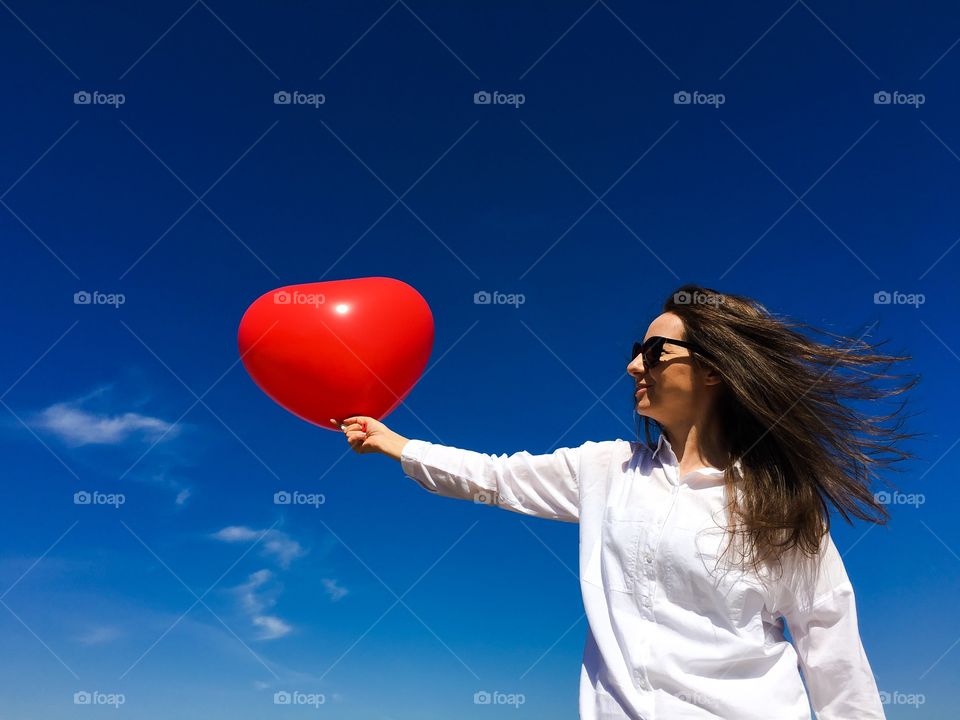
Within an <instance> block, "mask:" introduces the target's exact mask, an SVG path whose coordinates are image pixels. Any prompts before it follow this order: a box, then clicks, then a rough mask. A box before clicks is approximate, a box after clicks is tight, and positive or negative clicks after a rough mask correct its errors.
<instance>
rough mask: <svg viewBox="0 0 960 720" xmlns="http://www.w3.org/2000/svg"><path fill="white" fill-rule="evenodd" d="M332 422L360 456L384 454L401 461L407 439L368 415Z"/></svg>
mask: <svg viewBox="0 0 960 720" xmlns="http://www.w3.org/2000/svg"><path fill="white" fill-rule="evenodd" d="M330 422H331V423H333V424H334V425H339V426H340V430H342V431H343V434H344V435H346V437H347V442H348V443H349V444H350V447H351V448H352V449H353V451H354V452H355V453H357V454H358V455H364V454H366V453H382V454H384V455H387V456H389V457H392V458H393V459H394V460H399V459H400V453H401V452H403V446H404V445H406V444H407V438H405V437H403V436H402V435H400V434H398V433H395V432H394V431H393V430H391V429H390V428H388V427H387V426H386V425H384V424H383V423H382V422H380V421H379V420H377V419H375V418H372V417H367V416H366V415H353V416H351V417H348V418H346V419H345V420H343V421H342V422H340V423H338V422H337V421H336V420H333V419H331V420H330Z"/></svg>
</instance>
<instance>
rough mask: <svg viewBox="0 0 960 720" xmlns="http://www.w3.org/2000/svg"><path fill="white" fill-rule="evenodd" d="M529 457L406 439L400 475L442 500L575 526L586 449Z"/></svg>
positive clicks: (529, 455)
mask: <svg viewBox="0 0 960 720" xmlns="http://www.w3.org/2000/svg"><path fill="white" fill-rule="evenodd" d="M591 443H592V441H588V443H584V445H582V446H580V447H577V448H566V447H564V448H559V449H558V450H555V451H554V452H553V453H549V454H545V455H532V454H530V453H529V452H527V451H526V450H521V451H520V452H516V453H514V454H512V455H506V454H503V455H489V454H486V453H480V452H476V451H473V450H463V449H460V448H455V447H449V446H447V445H440V444H437V443H431V442H428V441H426V440H408V441H407V443H406V444H405V445H404V447H403V450H402V452H401V455H400V464H401V466H402V468H403V472H404V474H405V475H406V476H407V477H409V478H411V479H413V480H415V481H416V482H417V483H418V484H419V485H420V486H421V487H423V488H425V489H427V490H429V491H430V492H432V493H436V494H438V495H442V496H444V497H451V498H459V499H461V500H473V501H474V502H476V503H483V504H487V505H495V506H497V507H500V508H503V509H504V510H510V511H512V512H516V513H522V514H524V515H533V516H536V517H542V518H547V519H551V520H562V521H564V522H578V521H579V519H580V490H579V485H580V483H579V471H580V468H579V464H580V459H581V454H582V451H583V449H584V447H585V446H586V445H588V444H591Z"/></svg>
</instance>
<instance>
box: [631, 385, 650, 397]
mask: <svg viewBox="0 0 960 720" xmlns="http://www.w3.org/2000/svg"><path fill="white" fill-rule="evenodd" d="M646 391H647V386H646V385H643V386H639V387H637V392H636V393H634V395H635V396H636V397H640V396H641V395H642V394H643V393H645V392H646Z"/></svg>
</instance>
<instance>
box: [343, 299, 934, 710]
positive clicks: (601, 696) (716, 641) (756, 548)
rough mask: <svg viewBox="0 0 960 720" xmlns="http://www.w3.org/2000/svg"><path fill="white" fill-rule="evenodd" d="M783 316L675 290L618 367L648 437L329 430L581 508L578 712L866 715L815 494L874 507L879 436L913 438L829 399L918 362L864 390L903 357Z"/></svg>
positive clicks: (528, 509)
mask: <svg viewBox="0 0 960 720" xmlns="http://www.w3.org/2000/svg"><path fill="white" fill-rule="evenodd" d="M800 327H805V328H809V326H806V325H802V324H798V323H790V322H787V321H784V320H781V319H778V318H776V317H774V316H772V315H771V314H770V313H769V312H768V311H767V310H766V309H765V308H764V307H763V306H762V305H760V304H759V303H758V302H756V301H754V300H751V299H749V298H746V297H742V296H737V295H730V294H724V293H720V292H717V291H715V290H711V289H708V288H703V287H699V286H695V285H686V286H683V287H681V288H679V289H678V290H677V291H676V292H675V293H673V294H672V295H671V297H670V298H668V300H667V301H666V303H665V304H664V306H663V314H661V315H660V316H658V317H657V318H656V319H655V320H654V321H653V322H652V323H651V324H650V326H649V328H648V330H647V333H646V337H645V339H644V340H643V342H642V343H635V345H634V351H633V357H632V359H631V360H630V362H629V364H628V365H627V372H628V373H629V375H630V376H631V377H632V378H633V380H634V384H635V390H636V392H635V396H634V398H633V401H634V403H635V405H634V407H635V411H636V413H637V415H638V420H639V418H641V417H642V418H643V423H644V428H645V437H646V441H645V442H640V441H636V442H634V441H626V440H607V441H602V442H594V441H588V442H585V443H584V444H583V445H581V446H579V447H576V448H560V449H559V450H556V451H555V452H553V453H551V454H545V455H531V454H530V453H528V452H526V451H522V452H518V453H515V454H513V455H510V456H507V455H501V456H499V457H498V456H495V455H487V454H482V453H478V452H474V451H471V450H463V449H458V448H453V447H447V446H443V445H439V444H434V443H430V442H426V441H423V440H408V439H407V438H405V437H402V436H401V435H398V434H397V433H395V432H393V431H392V430H390V429H389V428H387V427H386V426H385V425H384V424H383V423H381V422H378V421H376V420H375V419H373V418H370V417H362V416H358V417H351V418H347V419H346V420H344V421H343V423H342V425H341V428H342V429H343V431H344V433H345V435H346V438H347V441H348V442H349V444H350V446H351V447H352V448H353V450H354V451H355V452H358V453H369V452H380V453H383V454H386V455H388V456H390V457H392V458H394V459H397V460H399V461H400V463H401V466H402V468H403V471H404V472H405V474H406V475H407V476H409V477H411V478H412V479H414V480H416V481H417V482H418V483H419V484H420V485H422V486H423V487H424V488H426V489H427V490H429V491H431V492H434V493H437V494H439V495H444V496H448V497H455V498H463V499H474V500H479V501H482V502H490V503H492V504H495V505H498V506H499V507H502V508H504V509H506V510H511V511H514V512H518V513H524V514H526V515H535V516H538V517H544V518H552V519H555V520H563V521H567V522H578V523H579V524H580V576H581V588H582V591H583V602H584V607H585V609H586V614H587V618H588V620H589V632H588V634H587V639H586V645H585V649H584V656H583V665H582V667H581V673H580V717H581V718H584V719H588V718H589V719H593V718H597V719H599V718H644V719H645V720H686V719H689V720H694V719H697V720H700V719H704V718H730V719H731V720H753V719H756V720H771V719H775V720H800V719H801V718H805V719H809V718H810V706H811V705H812V707H813V709H814V711H815V712H816V716H817V718H818V719H819V720H853V719H854V718H857V719H862V718H883V717H884V710H883V705H882V703H881V700H880V696H879V692H878V689H877V686H876V683H875V681H874V677H873V673H872V671H871V669H870V665H869V663H868V661H867V657H866V655H865V653H864V650H863V646H862V643H861V640H860V635H859V630H858V627H857V612H856V604H855V599H854V592H853V587H852V586H851V584H850V581H849V579H848V577H847V574H846V572H845V569H844V565H843V562H842V560H841V557H840V554H839V553H838V551H837V548H836V546H835V545H834V544H833V540H832V538H831V535H830V515H829V512H828V510H829V506H830V505H832V506H833V507H834V508H835V509H836V510H837V512H839V513H840V514H841V515H842V516H843V517H844V519H845V520H847V521H848V522H850V516H851V515H852V516H855V517H857V518H860V519H863V520H867V521H870V522H876V523H884V522H886V518H887V516H886V512H885V510H884V508H883V506H882V505H881V504H879V503H878V501H877V500H876V499H875V497H874V494H873V493H872V492H871V490H870V484H871V478H872V476H873V475H874V470H875V468H877V467H879V466H888V465H890V464H892V463H893V462H897V461H900V460H903V459H906V458H908V457H912V455H911V454H910V453H907V452H904V451H902V450H900V449H897V448H895V447H894V443H895V442H897V441H900V440H903V439H906V438H909V437H913V435H907V434H901V433H900V432H899V428H900V423H899V422H898V423H896V424H895V427H893V428H887V427H885V426H884V423H886V422H887V421H889V420H891V419H893V418H894V417H895V416H896V415H897V413H898V412H899V411H900V410H902V408H903V405H902V404H901V405H900V408H898V410H897V411H895V412H893V413H891V414H889V415H886V416H880V417H871V416H865V415H862V414H861V413H859V412H857V411H855V410H853V409H852V408H850V407H848V406H846V405H844V404H843V402H842V401H844V400H876V399H881V398H887V397H891V396H893V395H897V394H899V393H901V392H904V391H905V390H907V389H909V388H911V387H912V386H913V385H914V384H915V382H916V380H917V378H913V379H911V380H909V381H908V382H906V383H905V384H903V385H901V386H900V387H894V388H892V389H881V388H879V387H877V386H876V384H875V382H874V381H877V380H881V379H888V378H893V377H897V376H892V375H885V374H882V373H880V372H873V371H871V370H870V369H869V368H870V367H871V366H874V365H877V364H885V365H889V364H891V363H893V362H895V361H900V360H906V359H908V358H907V357H903V356H888V355H881V354H878V353H876V352H875V347H874V346H871V345H868V344H865V343H862V342H861V341H859V340H852V339H850V338H845V337H842V336H837V335H832V334H829V333H827V334H828V335H830V336H831V337H832V338H833V339H834V340H838V341H839V342H836V343H831V344H821V343H819V342H816V341H815V340H813V339H811V338H809V337H807V336H805V335H804V334H801V333H799V332H798V331H797V328H800ZM810 329H812V328H810ZM651 424H652V425H655V426H656V428H657V429H658V431H659V438H658V440H657V442H656V443H655V444H654V442H653V441H652V439H651V437H650V430H651V427H650V426H651ZM638 430H639V427H638ZM784 621H785V622H786V625H787V627H788V628H789V631H790V635H791V636H792V639H793V644H792V645H791V643H789V642H787V640H786V639H785V636H784ZM801 671H802V676H801ZM804 681H805V685H806V688H805V687H804Z"/></svg>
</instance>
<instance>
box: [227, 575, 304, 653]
mask: <svg viewBox="0 0 960 720" xmlns="http://www.w3.org/2000/svg"><path fill="white" fill-rule="evenodd" d="M272 581H273V573H272V572H270V571H269V570H267V569H265V568H264V569H263V570H257V571H256V572H254V573H251V574H250V576H249V577H248V578H247V582H245V583H243V584H242V585H238V586H237V587H235V588H234V591H235V592H236V594H237V598H238V599H239V602H240V607H241V608H242V609H243V611H244V612H245V613H246V614H247V615H248V616H249V618H250V622H251V623H253V625H254V626H255V627H257V628H258V629H259V630H260V634H259V635H258V636H257V637H258V638H259V639H260V640H276V639H277V638H281V637H284V636H285V635H289V634H290V633H291V632H293V626H292V625H290V624H289V623H287V622H286V621H284V620H282V619H281V618H279V617H277V616H276V615H267V614H265V612H264V611H265V610H268V609H270V608H272V607H273V606H274V605H276V603H277V596H278V595H279V594H280V588H279V586H277V585H276V584H275V583H273V582H272Z"/></svg>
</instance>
